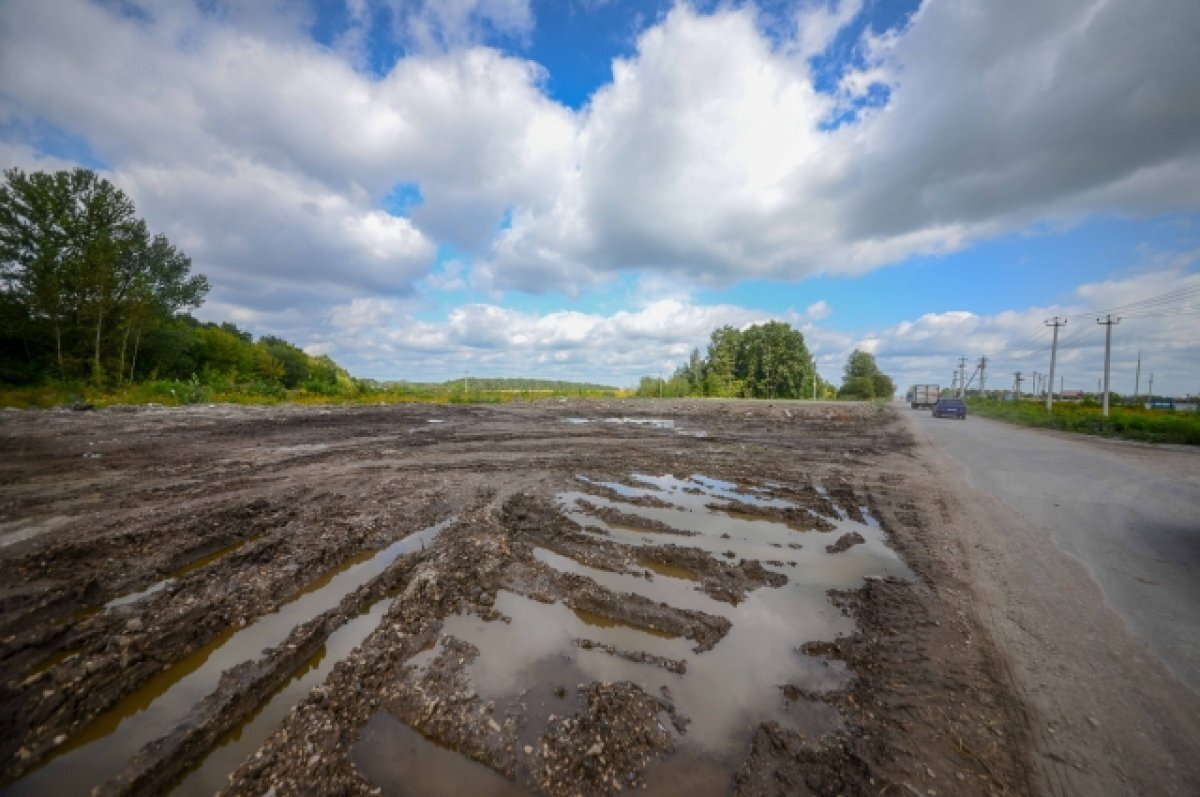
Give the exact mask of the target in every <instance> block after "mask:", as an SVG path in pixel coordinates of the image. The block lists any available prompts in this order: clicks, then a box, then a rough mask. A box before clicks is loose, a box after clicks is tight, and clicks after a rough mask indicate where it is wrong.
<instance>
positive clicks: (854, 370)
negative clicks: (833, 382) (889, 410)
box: [838, 349, 896, 399]
mask: <svg viewBox="0 0 1200 797" xmlns="http://www.w3.org/2000/svg"><path fill="white" fill-rule="evenodd" d="M895 392H896V386H895V384H894V383H893V382H892V379H891V377H889V376H888V375H887V374H885V373H883V372H882V371H880V370H879V366H878V365H877V364H876V363H875V355H873V354H870V353H868V352H865V351H861V350H859V349H855V350H854V351H853V352H851V354H850V356H849V357H848V358H847V359H846V368H845V370H844V371H843V372H842V387H841V389H840V390H839V391H838V398H846V399H873V398H886V399H890V398H891V397H892V396H893V395H894V394H895Z"/></svg>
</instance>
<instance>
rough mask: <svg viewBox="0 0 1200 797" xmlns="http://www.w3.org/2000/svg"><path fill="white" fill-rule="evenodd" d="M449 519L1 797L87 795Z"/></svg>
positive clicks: (98, 729) (180, 675)
mask: <svg viewBox="0 0 1200 797" xmlns="http://www.w3.org/2000/svg"><path fill="white" fill-rule="evenodd" d="M451 522H453V519H451V520H447V521H443V522H442V523H439V524H438V525H436V526H432V527H430V528H427V529H424V530H423V531H420V532H418V533H416V534H412V535H409V536H408V537H405V538H404V539H402V540H399V541H397V542H394V543H392V544H391V545H389V546H388V547H387V548H384V549H383V550H381V551H376V552H371V551H367V552H364V553H363V554H361V555H359V556H356V557H353V558H352V559H351V560H349V561H347V562H345V563H343V564H342V565H341V566H340V567H337V568H335V569H334V570H332V571H330V572H329V573H326V574H325V575H324V576H322V577H321V578H319V579H317V580H316V581H315V582H313V583H311V584H309V585H308V586H307V587H306V588H305V589H304V591H303V592H302V593H301V594H300V596H299V597H297V598H295V599H294V600H292V601H291V602H290V603H287V604H285V605H283V606H281V607H280V608H279V609H277V610H276V611H274V612H272V613H271V614H268V615H265V616H264V617H262V618H260V619H258V620H257V621H255V622H254V623H252V624H251V625H249V626H246V627H245V628H243V629H241V630H237V629H234V628H229V629H227V630H226V631H224V632H223V633H222V634H220V635H219V636H218V637H217V638H216V639H214V640H212V641H211V642H209V643H208V644H207V645H205V646H204V647H202V648H201V649H200V650H198V651H196V652H195V653H193V654H191V655H190V656H187V657H185V658H184V659H181V660H180V661H177V662H175V663H174V664H172V665H171V666H170V667H168V668H167V669H166V670H164V671H162V672H161V673H159V674H158V675H156V676H155V677H154V678H153V679H151V681H150V682H149V683H147V684H146V685H144V686H143V687H142V688H140V689H138V690H136V691H134V692H133V693H131V694H129V695H127V696H126V697H124V698H123V699H122V700H121V701H119V702H118V703H117V705H116V706H114V707H113V708H112V709H110V710H109V711H106V712H104V713H103V714H101V715H100V716H98V717H97V718H96V719H95V720H93V721H92V722H91V723H90V724H89V725H87V726H86V727H85V728H84V729H83V730H82V731H81V732H80V733H78V734H76V735H75V736H74V737H73V738H71V739H70V740H68V741H67V742H66V743H65V744H63V745H62V746H61V747H59V748H58V749H56V750H55V751H54V752H53V753H52V754H50V755H48V756H47V757H46V758H45V759H43V761H42V763H41V764H40V765H39V767H38V768H37V769H35V770H33V771H31V772H30V773H29V774H27V775H26V776H25V777H23V778H21V779H20V780H18V781H17V782H15V783H13V784H11V785H10V786H8V787H7V789H6V790H5V795H6V797H7V796H8V795H24V794H28V795H44V794H55V795H59V794H87V793H88V792H90V790H91V789H92V787H93V786H99V785H101V784H103V783H104V782H105V781H106V780H108V779H109V778H111V777H112V776H113V775H115V774H116V773H117V772H118V771H120V769H121V768H122V767H123V766H124V764H125V762H126V761H128V760H129V758H130V757H132V756H133V754H134V753H136V752H137V751H138V750H140V749H141V748H142V747H143V746H144V745H145V744H147V743H148V742H150V741H152V740H153V739H155V738H158V737H159V736H162V735H163V734H165V733H167V732H169V731H170V730H171V729H172V728H173V727H174V725H175V724H176V723H177V722H178V721H179V720H180V719H181V718H182V717H183V716H184V715H185V714H186V713H187V711H188V710H189V709H190V708H191V707H192V706H193V705H195V703H196V702H197V701H199V700H200V699H201V698H203V697H204V696H205V695H207V694H209V693H210V692H212V691H213V689H215V688H216V686H217V682H218V680H219V679H220V676H221V673H222V672H224V671H225V670H227V669H229V668H230V667H234V666H236V665H238V664H241V663H242V662H244V661H249V660H251V659H255V658H257V657H258V656H259V655H261V654H262V652H263V650H264V649H266V648H270V647H274V646H276V645H278V644H279V643H281V642H283V641H284V640H285V639H286V638H287V636H288V635H289V634H290V633H291V632H292V629H294V628H295V627H296V626H297V625H300V624H301V623H304V622H306V621H308V620H311V619H312V618H314V617H316V616H317V615H319V614H321V613H323V612H325V611H328V610H329V609H332V608H333V607H335V606H337V605H338V603H340V602H341V600H342V598H344V597H345V596H346V595H349V594H350V593H351V592H353V591H354V590H356V589H358V588H359V587H361V586H362V585H364V584H366V583H367V582H369V581H371V580H372V579H373V578H375V577H376V576H378V575H380V574H381V573H382V572H383V571H384V570H386V569H387V568H388V567H389V566H390V565H391V564H392V562H394V561H395V560H396V559H397V558H398V557H399V556H401V555H403V554H406V553H411V552H413V551H417V550H420V549H421V548H422V547H424V545H425V544H426V543H428V542H430V541H431V540H432V539H433V538H434V537H436V536H437V534H439V533H440V532H441V531H442V529H443V528H445V527H446V526H447V525H449V524H450V523H451Z"/></svg>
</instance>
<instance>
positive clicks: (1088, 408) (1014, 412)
mask: <svg viewBox="0 0 1200 797" xmlns="http://www.w3.org/2000/svg"><path fill="white" fill-rule="evenodd" d="M967 403H968V405H969V406H970V408H971V411H972V412H974V413H977V414H979V415H982V416H984V417H985V418H995V419H997V420H1001V421H1008V422H1010V423H1017V424H1021V425H1023V426H1036V427H1040V428H1043V429H1059V430H1062V431H1065V432H1079V433H1082V434H1094V435H1101V436H1103V437H1120V438H1125V439H1128V440H1144V441H1146V442H1149V443H1182V444H1185V445H1200V414H1198V413H1195V412H1175V411H1171V410H1147V409H1144V408H1142V407H1127V406H1115V407H1111V408H1110V410H1109V414H1108V417H1107V418H1105V417H1104V414H1103V411H1102V410H1101V408H1100V407H1099V406H1098V405H1096V404H1093V403H1086V402H1085V403H1080V404H1076V403H1074V402H1058V403H1056V404H1055V405H1054V411H1053V412H1052V413H1047V412H1046V406H1045V404H1043V403H1041V402H1033V401H996V400H993V399H968V400H967Z"/></svg>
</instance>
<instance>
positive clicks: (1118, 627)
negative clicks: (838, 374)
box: [897, 408, 1200, 794]
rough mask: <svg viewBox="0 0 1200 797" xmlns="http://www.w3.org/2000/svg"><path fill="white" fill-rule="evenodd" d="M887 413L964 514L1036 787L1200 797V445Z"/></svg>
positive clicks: (960, 540) (980, 606)
mask: <svg viewBox="0 0 1200 797" xmlns="http://www.w3.org/2000/svg"><path fill="white" fill-rule="evenodd" d="M897 411H898V412H900V413H902V414H904V415H905V417H906V418H907V419H908V421H909V423H910V426H911V428H912V429H913V431H914V433H915V434H916V436H917V438H918V440H920V441H922V442H923V443H924V444H925V445H924V446H923V447H922V450H921V454H920V459H919V460H918V461H920V462H922V463H923V466H924V467H927V468H928V469H929V470H930V480H931V485H939V484H940V485H946V486H947V487H948V488H949V489H950V491H951V492H950V495H951V496H952V498H953V501H952V503H954V502H957V504H958V505H959V507H960V509H961V513H960V515H959V516H958V518H959V519H960V528H959V530H958V532H957V534H956V535H955V540H954V542H955V543H956V544H957V545H958V547H959V549H960V552H961V555H962V557H963V561H964V563H965V564H964V572H965V578H966V580H967V581H968V582H969V584H970V589H971V591H972V593H973V595H974V598H973V600H974V605H975V606H976V607H977V611H978V612H979V615H980V617H981V619H982V620H983V622H984V625H985V626H986V627H988V628H989V631H990V633H991V635H992V636H993V637H994V639H995V641H996V642H997V644H998V646H999V647H1000V648H1001V649H1002V650H1004V651H1005V654H1006V656H1007V657H1008V659H1009V665H1008V666H1009V668H1010V675H1011V677H1012V679H1013V682H1014V685H1015V686H1016V688H1017V689H1018V691H1019V692H1021V693H1022V694H1023V695H1024V697H1025V699H1026V702H1027V703H1028V705H1029V709H1030V724H1031V726H1032V727H1033V729H1034V734H1035V736H1036V737H1038V740H1039V746H1040V748H1041V750H1040V756H1041V759H1042V760H1041V761H1040V762H1039V763H1040V765H1041V766H1042V767H1043V773H1042V774H1043V778H1044V780H1045V782H1046V789H1047V791H1049V792H1051V793H1055V794H1138V793H1156V794H1163V793H1170V794H1196V793H1200V763H1197V762H1198V761H1200V450H1198V449H1195V448H1190V447H1183V446H1155V445H1147V444H1142V443H1135V442H1128V441H1115V440H1105V439H1099V438H1092V437H1086V436H1078V435H1069V434H1065V433H1057V432H1048V431H1043V430H1034V429H1026V428H1022V427H1017V426H1013V425H1010V424H1004V423H1000V422H998V421H991V420H987V419H984V418H979V417H974V416H972V417H970V418H967V419H966V420H965V421H959V420H952V419H934V418H932V417H931V416H930V414H929V413H928V412H921V411H912V410H908V409H907V408H898V410H897ZM931 495H932V496H934V497H935V499H936V500H941V499H940V498H937V496H938V495H939V493H938V492H937V490H936V489H934V490H932V491H931ZM1134 762H1141V763H1140V764H1137V763H1134Z"/></svg>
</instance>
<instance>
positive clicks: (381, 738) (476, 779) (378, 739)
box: [350, 711, 529, 797]
mask: <svg viewBox="0 0 1200 797" xmlns="http://www.w3.org/2000/svg"><path fill="white" fill-rule="evenodd" d="M350 760H351V761H353V762H354V765H355V766H356V767H358V771H359V772H361V773H362V774H363V776H364V777H365V778H366V779H367V780H368V781H369V782H370V783H371V784H373V785H374V786H376V787H379V788H380V789H381V790H382V793H384V794H387V795H391V797H458V795H463V794H470V795H474V797H524V796H525V795H528V794H529V792H528V791H526V790H525V789H523V788H521V787H520V786H519V785H517V784H515V783H513V782H512V781H510V780H508V779H507V778H505V777H504V776H502V775H500V774H498V773H497V772H496V771H495V770H493V769H490V768H488V767H486V766H484V765H483V764H480V763H478V762H477V761H472V760H471V759H469V758H467V757H466V756H464V755H460V754H459V753H456V752H454V751H453V750H448V749H446V748H445V747H442V746H441V745H438V744H437V743H435V742H432V741H430V740H429V739H427V738H425V737H424V736H422V735H421V734H419V733H417V732H416V731H414V730H413V729H412V728H410V727H409V726H407V725H405V724H404V723H403V722H401V721H400V720H398V719H396V718H395V717H393V716H392V715H391V714H389V713H387V712H386V711H379V712H376V713H375V714H374V715H372V716H371V718H370V719H369V720H367V724H366V726H365V727H364V728H363V731H362V736H361V738H360V739H359V740H358V742H357V743H356V744H355V745H354V747H353V748H352V750H351V754H350Z"/></svg>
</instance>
